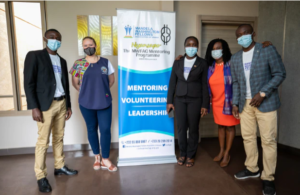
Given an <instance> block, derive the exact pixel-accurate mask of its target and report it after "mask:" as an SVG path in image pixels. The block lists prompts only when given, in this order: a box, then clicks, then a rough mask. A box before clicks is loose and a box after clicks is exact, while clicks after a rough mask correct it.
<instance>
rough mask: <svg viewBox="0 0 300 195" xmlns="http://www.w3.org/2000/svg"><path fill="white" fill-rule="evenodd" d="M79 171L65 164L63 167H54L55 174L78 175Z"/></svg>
mask: <svg viewBox="0 0 300 195" xmlns="http://www.w3.org/2000/svg"><path fill="white" fill-rule="evenodd" d="M77 173H78V171H76V170H73V169H69V168H68V167H67V166H64V167H63V168H61V169H54V175H63V174H64V175H76V174H77Z"/></svg>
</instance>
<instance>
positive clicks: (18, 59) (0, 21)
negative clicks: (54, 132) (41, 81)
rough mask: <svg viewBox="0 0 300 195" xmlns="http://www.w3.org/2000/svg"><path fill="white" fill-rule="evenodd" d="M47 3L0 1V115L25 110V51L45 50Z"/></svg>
mask: <svg viewBox="0 0 300 195" xmlns="http://www.w3.org/2000/svg"><path fill="white" fill-rule="evenodd" d="M43 32H45V15H44V2H0V62H1V63H0V69H1V71H0V78H1V79H0V89H1V90H0V114H1V115H2V114H4V115H6V114H8V113H9V114H16V113H26V112H19V111H25V110H27V103H26V96H25V92H24V85H23V69H24V60H25V57H26V54H27V53H28V52H29V51H31V50H38V49H43V47H44V45H43Z"/></svg>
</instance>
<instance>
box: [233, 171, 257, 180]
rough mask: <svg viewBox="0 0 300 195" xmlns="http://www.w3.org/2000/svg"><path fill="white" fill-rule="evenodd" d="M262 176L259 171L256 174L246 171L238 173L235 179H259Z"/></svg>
mask: <svg viewBox="0 0 300 195" xmlns="http://www.w3.org/2000/svg"><path fill="white" fill-rule="evenodd" d="M259 176H260V173H259V171H257V172H256V173H252V172H251V171H249V170H248V169H245V170H243V171H240V172H238V173H236V174H235V175H234V177H235V178H236V179H247V178H256V177H259Z"/></svg>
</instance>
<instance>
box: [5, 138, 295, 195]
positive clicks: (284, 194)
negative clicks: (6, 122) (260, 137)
mask: <svg viewBox="0 0 300 195" xmlns="http://www.w3.org/2000/svg"><path fill="white" fill-rule="evenodd" d="M218 149H219V147H218V140H217V139H216V138H213V139H202V142H201V144H200V145H199V150H198V153H197V158H196V164H195V166H194V167H192V168H187V167H185V166H183V167H180V166H178V165H176V164H165V165H148V166H134V167H120V168H119V171H118V172H115V173H110V172H107V171H103V170H99V171H94V170H93V168H92V165H93V162H94V158H93V155H92V153H91V152H87V151H86V152H66V163H67V164H68V166H69V167H70V168H73V169H77V170H79V174H78V175H77V176H71V177H68V176H60V177H54V175H53V162H54V160H53V156H52V154H48V157H47V165H48V177H47V178H48V180H49V182H50V184H51V185H52V188H53V191H52V193H49V194H52V195H102V194H108V195H118V194H122V195H127V194H128V195H148V194H149V195H177V194H178V195H182V194H183V195H256V194H262V193H261V190H262V189H261V182H260V179H250V180H245V181H237V180H235V179H234V177H233V174H234V173H235V172H237V171H239V170H241V169H243V168H244V166H243V161H244V159H245V154H244V149H243V144H242V139H241V138H240V137H237V138H236V139H235V141H234V145H233V149H232V152H231V158H232V160H231V162H230V164H229V166H228V167H226V168H220V167H219V165H218V163H215V162H213V161H212V158H213V157H214V156H215V155H216V154H217V153H218ZM176 152H178V150H176ZM117 156H118V150H112V151H111V159H112V161H113V162H114V163H116V160H117ZM259 162H260V167H261V159H260V160H259ZM299 164H300V157H299V156H293V155H289V154H284V153H281V152H279V155H278V166H277V173H276V187H277V195H293V194H299V193H297V190H298V189H299V184H300V177H299V174H300V168H299ZM33 165H34V155H18V156H2V157H0V195H37V194H42V193H39V191H38V188H37V184H36V180H35V175H34V171H33Z"/></svg>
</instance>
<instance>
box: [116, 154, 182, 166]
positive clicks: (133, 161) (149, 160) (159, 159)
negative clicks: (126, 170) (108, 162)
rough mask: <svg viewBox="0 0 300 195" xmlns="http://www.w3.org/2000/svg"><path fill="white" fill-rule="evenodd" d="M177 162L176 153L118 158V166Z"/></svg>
mask: <svg viewBox="0 0 300 195" xmlns="http://www.w3.org/2000/svg"><path fill="white" fill-rule="evenodd" d="M170 163H177V159H176V156H175V155H172V156H154V157H142V158H126V159H118V167H122V166H136V165H154V164H170Z"/></svg>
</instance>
